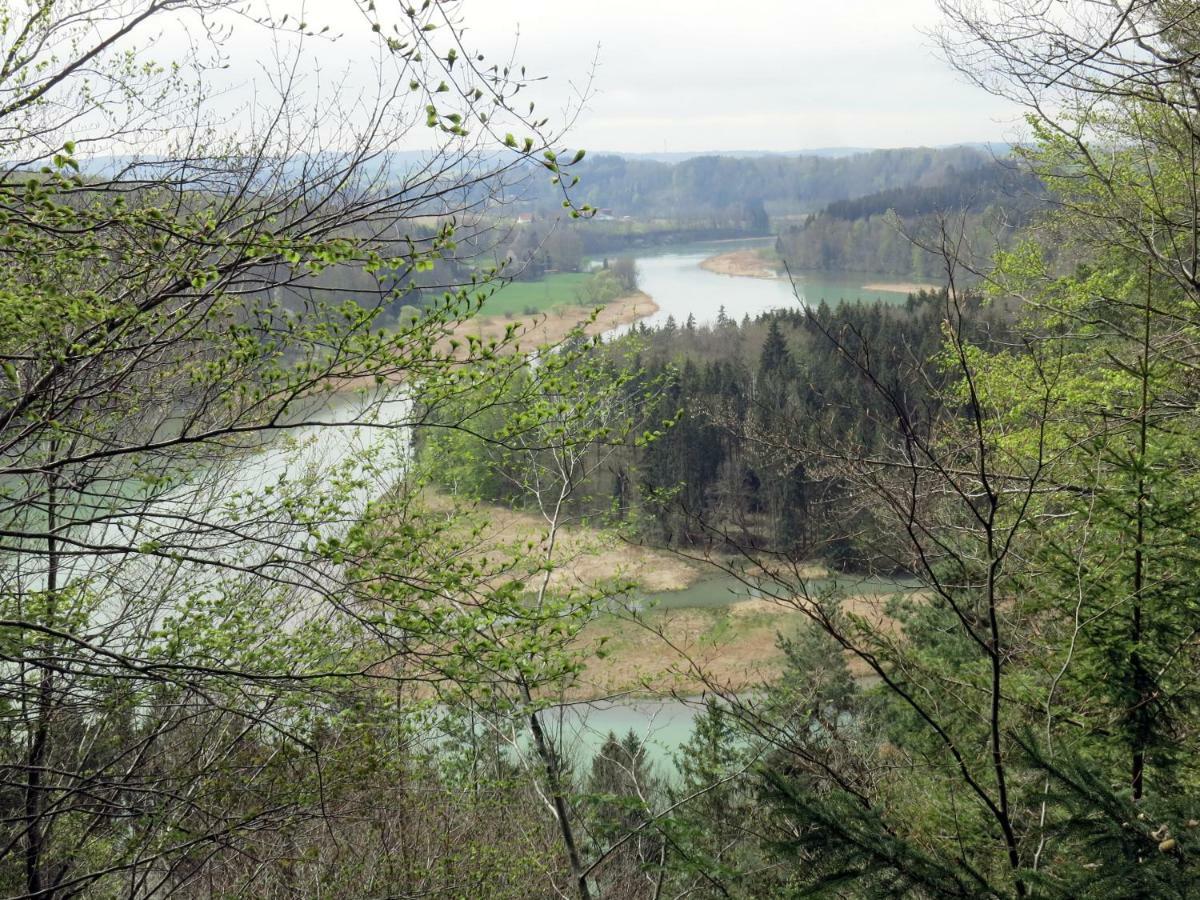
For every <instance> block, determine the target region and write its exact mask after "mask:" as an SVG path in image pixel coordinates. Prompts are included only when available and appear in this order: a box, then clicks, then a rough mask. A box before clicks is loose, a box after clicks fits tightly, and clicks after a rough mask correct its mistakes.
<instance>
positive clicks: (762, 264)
mask: <svg viewBox="0 0 1200 900" xmlns="http://www.w3.org/2000/svg"><path fill="white" fill-rule="evenodd" d="M700 268H702V269H704V270H705V271H707V272H712V273H714V274H716V275H729V276H731V277H734V278H766V279H776V278H782V277H783V275H781V274H780V273H779V271H778V270H776V269H775V268H773V267H772V266H771V265H770V264H769V263H768V262H767V261H766V260H765V259H763V258H762V256H761V255H760V254H759V253H758V252H757V251H755V250H733V251H731V252H729V253H718V254H717V255H716V256H710V257H709V258H708V259H706V260H704V261H703V262H701V263H700ZM861 290H864V291H876V292H879V293H886V294H916V293H919V292H920V291H937V290H939V287H938V286H937V285H936V284H933V283H931V282H927V281H872V282H870V283H869V284H864V285H861Z"/></svg>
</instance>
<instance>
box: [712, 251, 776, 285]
mask: <svg viewBox="0 0 1200 900" xmlns="http://www.w3.org/2000/svg"><path fill="white" fill-rule="evenodd" d="M700 268H702V269H704V270H705V271H706V272H712V273H714V274H716V275H729V276H732V277H735V278H766V279H776V278H779V277H780V276H779V272H778V271H776V270H775V269H774V268H773V267H772V266H770V265H768V264H767V261H766V260H764V259H763V258H762V256H761V255H760V254H759V253H758V252H757V251H756V250H733V251H731V252H729V253H718V254H717V255H716V256H710V257H709V258H708V259H706V260H704V261H703V262H701V263H700Z"/></svg>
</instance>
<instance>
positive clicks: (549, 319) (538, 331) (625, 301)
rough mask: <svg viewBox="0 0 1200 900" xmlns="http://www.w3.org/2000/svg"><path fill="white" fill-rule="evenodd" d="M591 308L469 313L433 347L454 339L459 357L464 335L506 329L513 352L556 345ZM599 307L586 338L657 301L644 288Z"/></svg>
mask: <svg viewBox="0 0 1200 900" xmlns="http://www.w3.org/2000/svg"><path fill="white" fill-rule="evenodd" d="M595 309H596V307H594V306H579V305H577V304H564V305H563V306H558V307H555V308H554V309H551V310H549V311H547V312H541V313H537V314H536V315H533V316H522V317H517V316H513V317H511V318H509V317H506V316H495V315H493V316H473V317H472V318H470V319H467V320H465V321H462V322H459V323H458V324H457V326H456V327H455V328H454V330H453V331H449V332H446V333H445V336H444V337H442V338H441V339H439V340H438V342H437V349H438V350H439V351H440V352H442V353H447V354H449V353H450V342H451V341H457V342H458V343H459V344H460V345H462V346H461V347H460V348H459V349H458V350H456V351H455V355H456V356H458V357H459V358H461V354H462V353H463V352H465V351H466V345H467V342H468V338H471V337H474V338H476V339H477V340H480V341H482V342H483V343H484V344H487V343H488V342H490V341H493V340H494V341H497V342H499V341H502V340H504V339H505V336H506V335H507V334H508V330H509V329H510V328H512V329H513V334H512V337H511V338H510V339H509V345H510V347H511V348H512V350H514V351H515V350H516V349H518V348H522V347H523V348H529V347H533V346H539V345H542V344H557V343H558V342H560V341H562V340H563V339H564V338H565V337H566V336H567V335H568V334H570V333H571V331H572V330H573V329H574V328H576V327H578V326H580V325H583V324H584V323H585V322H587V321H588V319H589V318H591V315H592V312H593V310H595ZM599 310H600V311H599V312H598V313H597V314H596V318H595V319H594V320H593V321H591V322H588V324H587V325H585V326H584V329H583V333H584V334H586V335H587V336H588V337H592V336H594V335H598V334H605V333H606V332H609V331H612V330H613V329H614V328H620V327H622V326H624V325H632V324H635V323H636V322H639V321H641V320H642V319H645V318H647V317H649V316H652V315H654V313H656V312H658V304H657V303H655V302H654V298H653V297H651V296H650V295H649V294H647V293H646V292H645V291H634V292H633V293H632V294H625V295H623V296H621V297H617V298H616V299H615V300H610V301H609V302H608V303H606V304H605V305H604V306H601V307H600V308H599ZM388 380H389V381H390V382H391V383H393V384H399V383H401V381H402V379H399V378H392V379H388ZM375 387H377V383H376V382H375V381H374V380H373V379H371V378H369V377H368V376H361V377H359V378H352V379H343V380H342V381H340V383H337V385H336V387H334V389H333V390H332V393H333V394H351V393H356V392H358V391H361V390H363V389H364V388H375Z"/></svg>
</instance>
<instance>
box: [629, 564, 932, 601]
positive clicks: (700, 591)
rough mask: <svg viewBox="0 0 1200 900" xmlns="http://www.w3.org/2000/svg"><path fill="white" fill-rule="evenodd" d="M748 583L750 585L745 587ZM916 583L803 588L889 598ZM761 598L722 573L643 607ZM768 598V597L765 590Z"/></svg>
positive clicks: (809, 583) (884, 580) (843, 579)
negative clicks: (886, 596)
mask: <svg viewBox="0 0 1200 900" xmlns="http://www.w3.org/2000/svg"><path fill="white" fill-rule="evenodd" d="M746 581H750V582H751V584H747V583H746ZM916 587H917V582H916V581H915V580H913V579H911V578H888V577H885V576H876V575H852V574H840V575H833V576H829V577H825V578H806V579H804V584H803V588H804V590H805V591H806V592H807V593H808V594H809V596H813V597H819V596H824V595H827V594H829V593H832V592H835V591H836V592H837V593H840V594H843V595H845V596H863V595H877V596H879V595H889V594H895V593H899V592H903V591H908V590H913V589H915V588H916ZM762 596H764V594H763V592H762V591H761V590H759V589H758V588H757V587H755V586H754V584H753V579H746V580H743V579H741V578H738V577H736V576H734V575H729V574H727V573H724V572H721V573H719V574H715V575H712V576H710V577H708V578H703V579H701V580H700V581H697V582H696V583H695V584H693V585H691V586H690V587H686V588H684V589H683V590H681V591H660V592H656V593H652V594H647V595H646V605H647V606H653V607H654V608H655V609H715V608H718V607H722V606H729V605H730V604H731V603H740V602H742V601H744V600H752V599H754V598H756V597H762ZM767 596H770V591H769V590H768V594H767Z"/></svg>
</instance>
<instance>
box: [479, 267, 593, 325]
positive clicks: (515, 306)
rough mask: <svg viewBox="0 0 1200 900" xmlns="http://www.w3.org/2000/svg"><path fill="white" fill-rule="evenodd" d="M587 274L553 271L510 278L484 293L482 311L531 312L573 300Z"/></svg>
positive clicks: (513, 314) (587, 276)
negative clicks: (523, 278) (531, 278)
mask: <svg viewBox="0 0 1200 900" xmlns="http://www.w3.org/2000/svg"><path fill="white" fill-rule="evenodd" d="M591 277H592V276H591V274H590V273H588V272H557V273H555V274H553V275H547V276H546V277H545V278H543V279H542V280H541V281H514V282H512V283H511V284H506V285H505V286H504V287H502V288H500V290H498V291H496V293H494V294H492V296H490V297H488V299H487V300H486V301H485V302H484V304H483V314H484V315H487V316H506V315H512V316H523V315H532V314H534V313H543V312H548V311H549V310H551V309H553V308H554V307H556V306H563V305H565V304H569V303H576V302H578V297H579V292H580V291H581V290H582V288H583V286H584V284H585V283H586V282H587V280H588V279H589V278H591Z"/></svg>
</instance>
